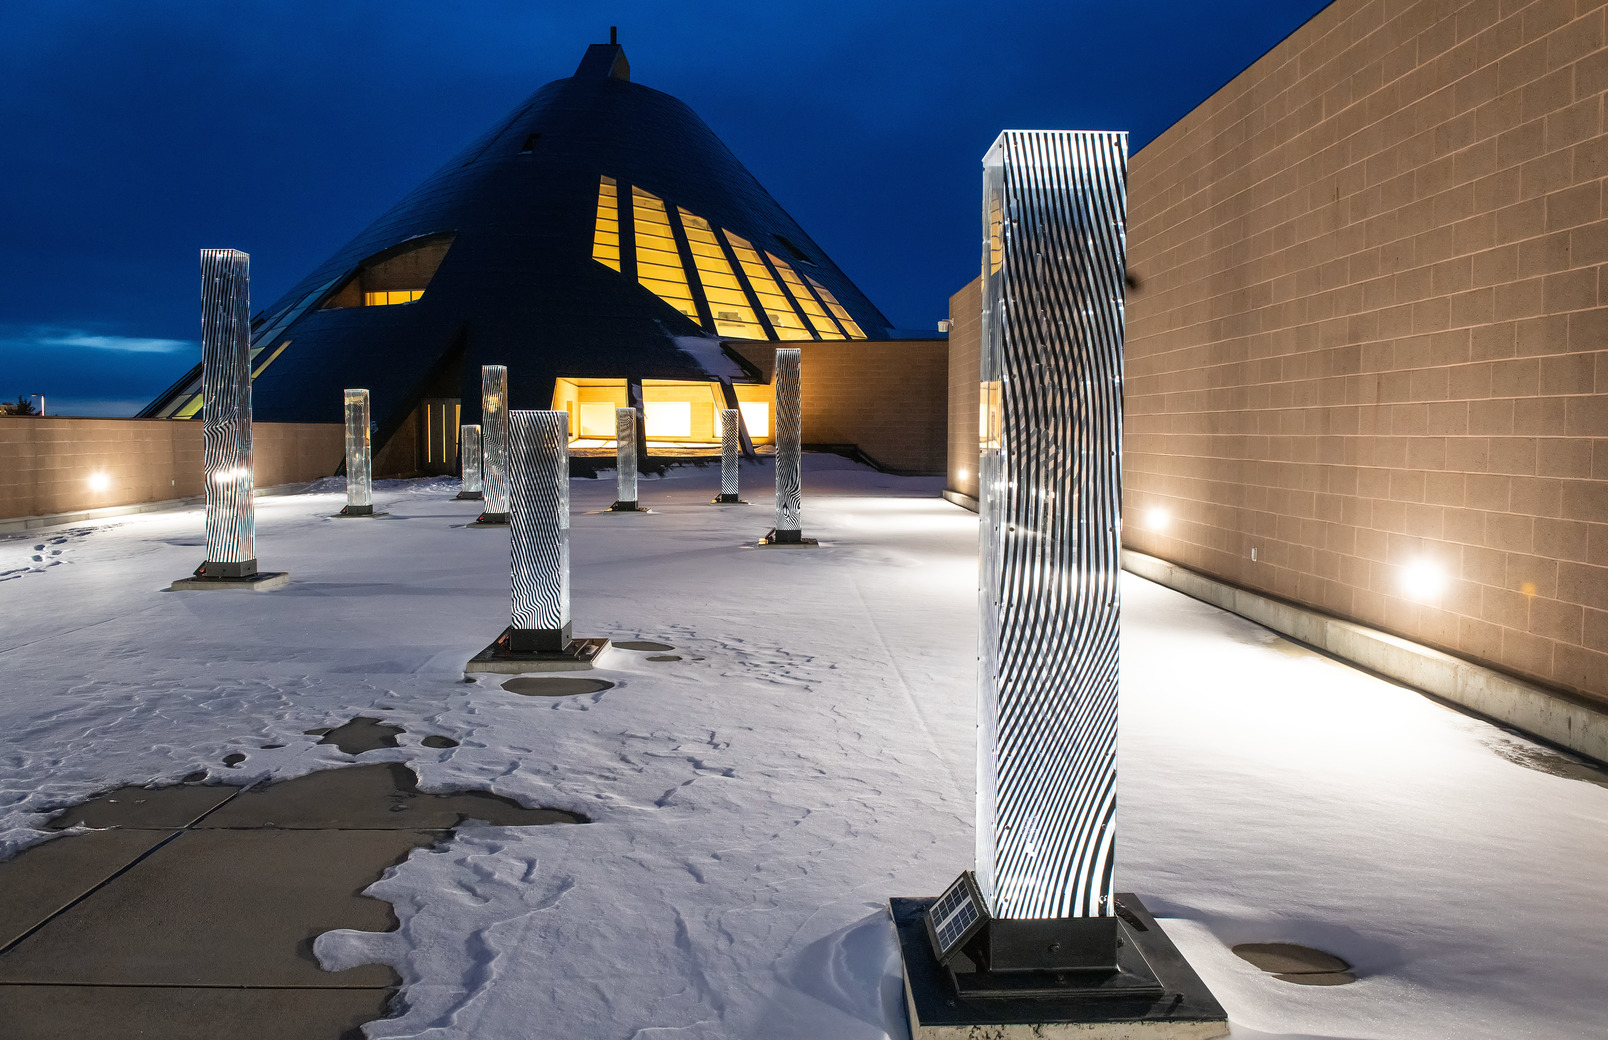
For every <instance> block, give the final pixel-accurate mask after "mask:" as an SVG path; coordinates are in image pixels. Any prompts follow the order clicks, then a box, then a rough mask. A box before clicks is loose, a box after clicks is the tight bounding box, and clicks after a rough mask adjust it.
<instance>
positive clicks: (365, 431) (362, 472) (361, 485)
mask: <svg viewBox="0 0 1608 1040" xmlns="http://www.w3.org/2000/svg"><path fill="white" fill-rule="evenodd" d="M369 448H370V445H369V392H368V391H367V390H348V391H346V504H347V505H348V506H372V505H373V504H374V460H373V458H372V457H371V455H370V453H369Z"/></svg>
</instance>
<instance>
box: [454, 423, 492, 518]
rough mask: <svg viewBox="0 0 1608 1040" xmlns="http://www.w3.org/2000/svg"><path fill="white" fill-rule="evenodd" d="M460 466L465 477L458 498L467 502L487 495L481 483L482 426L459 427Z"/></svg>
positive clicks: (478, 499)
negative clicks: (484, 493)
mask: <svg viewBox="0 0 1608 1040" xmlns="http://www.w3.org/2000/svg"><path fill="white" fill-rule="evenodd" d="M458 468H459V469H460V470H461V471H462V473H463V477H462V480H461V485H462V486H461V487H460V489H459V491H458V496H457V497H458V498H459V499H460V500H462V501H465V502H479V501H481V500H482V499H483V498H484V497H485V496H484V495H483V494H482V492H481V485H480V427H479V426H477V425H472V424H466V425H463V426H459V427H458Z"/></svg>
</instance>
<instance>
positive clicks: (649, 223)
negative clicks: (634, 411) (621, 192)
mask: <svg viewBox="0 0 1608 1040" xmlns="http://www.w3.org/2000/svg"><path fill="white" fill-rule="evenodd" d="M631 216H632V220H633V227H634V229H635V231H636V269H637V281H638V282H641V283H642V286H643V288H645V289H647V290H648V291H649V292H651V293H653V295H655V296H657V297H658V298H659V299H661V300H663V301H664V302H665V303H668V304H669V305H670V306H672V307H674V308H675V309H676V310H678V311H680V312H681V313H682V314H685V315H686V316H687V317H689V318H691V319H692V320H693V321H694V322H695V323H696V322H697V321H698V307H697V305H696V304H695V303H693V302H692V290H691V288H689V287H688V285H687V273H686V271H685V270H683V268H682V266H681V253H680V251H679V250H677V249H676V236H675V233H674V232H673V231H672V230H671V228H670V218H669V216H667V215H666V214H665V210H664V202H663V201H662V200H661V199H660V198H659V197H658V196H657V195H650V194H649V193H647V192H645V191H643V190H642V189H641V188H632V189H631ZM622 407H624V406H623V405H622Z"/></svg>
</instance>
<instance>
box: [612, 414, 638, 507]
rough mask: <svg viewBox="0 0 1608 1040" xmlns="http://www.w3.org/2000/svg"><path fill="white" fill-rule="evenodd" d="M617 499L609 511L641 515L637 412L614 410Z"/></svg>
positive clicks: (615, 498)
mask: <svg viewBox="0 0 1608 1040" xmlns="http://www.w3.org/2000/svg"><path fill="white" fill-rule="evenodd" d="M614 459H615V462H614V467H615V474H616V476H615V488H616V491H615V497H614V504H613V505H612V506H610V507H609V509H610V510H611V511H613V512H616V513H640V512H643V510H642V507H641V506H639V505H637V411H636V409H635V408H616V409H614Z"/></svg>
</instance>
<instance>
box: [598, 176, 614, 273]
mask: <svg viewBox="0 0 1608 1040" xmlns="http://www.w3.org/2000/svg"><path fill="white" fill-rule="evenodd" d="M592 259H593V260H596V261H597V262H598V263H600V264H603V265H604V266H605V267H612V268H614V269H615V270H616V271H618V270H619V269H620V189H619V187H618V186H617V185H616V184H615V183H614V178H613V177H604V178H602V179H601V180H600V181H599V182H598V186H597V228H596V230H595V231H593V233H592Z"/></svg>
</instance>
